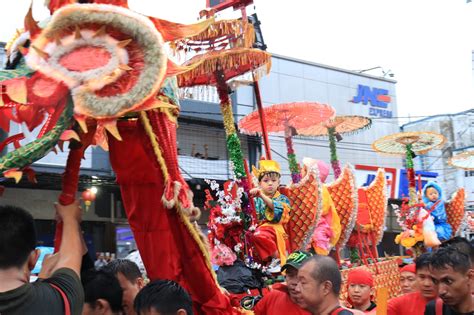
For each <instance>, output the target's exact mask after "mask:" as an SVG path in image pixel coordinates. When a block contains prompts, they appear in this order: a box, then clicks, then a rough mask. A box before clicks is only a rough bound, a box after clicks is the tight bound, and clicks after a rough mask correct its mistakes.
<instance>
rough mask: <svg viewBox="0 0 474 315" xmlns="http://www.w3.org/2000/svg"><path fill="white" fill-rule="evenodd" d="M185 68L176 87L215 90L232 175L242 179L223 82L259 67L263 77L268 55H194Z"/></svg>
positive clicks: (254, 52)
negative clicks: (204, 86) (212, 87)
mask: <svg viewBox="0 0 474 315" xmlns="http://www.w3.org/2000/svg"><path fill="white" fill-rule="evenodd" d="M186 65H189V66H191V65H192V67H193V69H192V70H190V71H188V72H186V73H183V74H181V75H179V76H178V85H179V86H180V87H189V86H195V85H215V86H216V87H217V93H218V94H219V99H220V104H221V112H222V116H223V119H224V128H225V131H226V134H227V149H228V150H229V153H230V158H231V160H232V162H233V163H234V173H235V175H236V177H237V178H243V177H245V169H244V164H243V155H242V151H241V148H240V140H239V137H238V136H237V132H236V130H235V123H234V115H233V113H232V103H231V100H230V98H229V94H228V86H227V83H226V81H228V80H230V79H232V78H234V77H236V76H239V75H242V74H244V73H246V72H249V71H251V72H253V71H257V69H259V68H261V67H262V66H263V67H264V70H265V73H268V72H269V71H270V67H271V55H270V54H269V53H267V52H264V51H262V50H259V49H250V48H237V49H231V50H225V51H213V52H210V53H207V54H205V55H198V56H196V57H194V58H192V59H190V60H189V61H188V62H186Z"/></svg>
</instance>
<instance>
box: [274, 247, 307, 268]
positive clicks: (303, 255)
mask: <svg viewBox="0 0 474 315" xmlns="http://www.w3.org/2000/svg"><path fill="white" fill-rule="evenodd" d="M311 256H313V254H311V253H309V252H305V251H302V250H297V251H295V252H293V253H291V254H290V256H288V258H287V259H286V264H284V265H283V267H281V271H284V270H285V269H286V268H288V267H289V266H291V267H293V268H296V269H300V268H301V266H302V265H303V263H304V262H305V260H306V259H308V258H309V257H311Z"/></svg>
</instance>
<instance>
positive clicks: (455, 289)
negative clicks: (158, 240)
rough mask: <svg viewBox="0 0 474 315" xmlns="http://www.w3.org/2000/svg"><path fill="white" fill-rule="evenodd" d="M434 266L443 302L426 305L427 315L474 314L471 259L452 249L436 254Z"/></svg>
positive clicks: (473, 271)
mask: <svg viewBox="0 0 474 315" xmlns="http://www.w3.org/2000/svg"><path fill="white" fill-rule="evenodd" d="M430 265H431V277H432V278H433V281H434V283H435V284H436V285H437V286H438V293H439V298H438V299H437V300H435V301H431V302H429V303H428V304H427V305H426V310H425V315H435V314H440V310H442V314H443V315H457V314H474V297H473V296H472V295H471V292H472V281H473V279H474V270H473V269H472V268H471V263H470V261H469V256H468V255H466V254H465V253H463V252H461V251H459V250H457V249H456V248H454V247H452V246H448V247H446V248H440V249H438V250H437V251H436V252H435V253H434V254H433V257H432V259H431V263H430Z"/></svg>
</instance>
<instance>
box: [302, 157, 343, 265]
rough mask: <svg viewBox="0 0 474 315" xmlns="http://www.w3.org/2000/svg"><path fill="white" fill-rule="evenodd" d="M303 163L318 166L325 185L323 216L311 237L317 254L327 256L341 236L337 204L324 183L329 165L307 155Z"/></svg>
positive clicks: (323, 190)
mask: <svg viewBox="0 0 474 315" xmlns="http://www.w3.org/2000/svg"><path fill="white" fill-rule="evenodd" d="M303 164H304V166H305V167H306V168H309V169H310V168H315V167H317V169H318V171H319V179H320V180H321V184H322V185H323V186H322V198H323V201H322V206H323V208H322V212H321V218H320V219H319V221H318V224H317V226H316V229H315V230H314V233H313V236H312V237H311V247H312V248H313V249H314V251H315V252H316V254H318V255H325V256H327V255H328V254H329V251H330V250H331V248H334V246H336V244H337V242H338V241H339V237H340V236H341V221H340V219H339V215H338V214H337V210H336V206H335V205H334V201H333V200H332V197H331V194H330V193H329V190H328V188H327V186H326V184H324V183H325V182H326V178H327V177H328V175H329V165H327V164H326V163H324V162H323V161H320V160H315V159H312V158H307V157H305V158H303ZM303 171H305V169H303Z"/></svg>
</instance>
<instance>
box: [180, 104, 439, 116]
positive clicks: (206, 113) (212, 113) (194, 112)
mask: <svg viewBox="0 0 474 315" xmlns="http://www.w3.org/2000/svg"><path fill="white" fill-rule="evenodd" d="M217 105H218V104H216V106H217ZM181 113H186V114H201V115H217V116H222V114H221V113H216V112H202V111H191V110H182V111H181ZM233 115H234V116H238V117H245V116H247V115H248V114H236V113H234V114H233ZM431 116H433V115H422V116H392V117H370V119H372V120H382V119H387V120H388V119H412V118H426V117H431Z"/></svg>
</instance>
